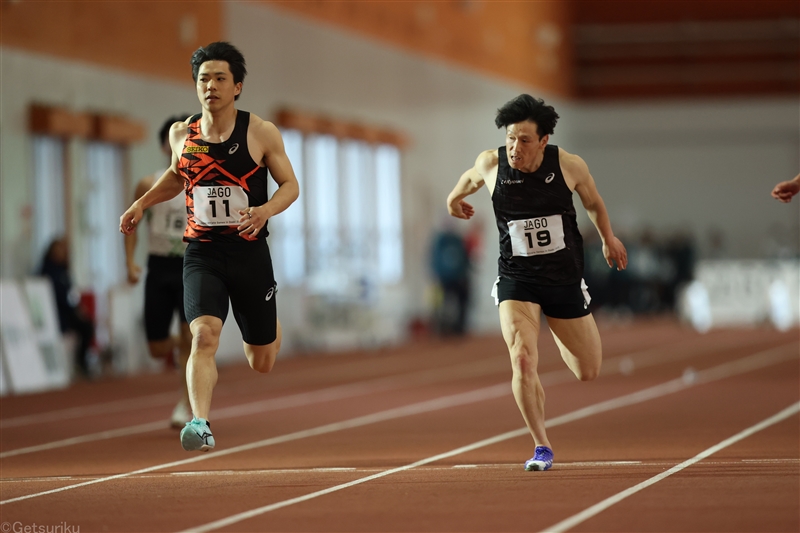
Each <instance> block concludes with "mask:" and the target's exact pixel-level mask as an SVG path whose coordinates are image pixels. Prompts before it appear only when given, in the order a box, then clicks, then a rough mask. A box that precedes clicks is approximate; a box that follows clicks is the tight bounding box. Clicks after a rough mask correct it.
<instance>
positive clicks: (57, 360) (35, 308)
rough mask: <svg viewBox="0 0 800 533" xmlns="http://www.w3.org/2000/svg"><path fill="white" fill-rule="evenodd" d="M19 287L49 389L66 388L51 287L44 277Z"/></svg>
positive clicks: (64, 357)
mask: <svg viewBox="0 0 800 533" xmlns="http://www.w3.org/2000/svg"><path fill="white" fill-rule="evenodd" d="M22 286H23V288H24V290H25V296H26V297H27V301H28V313H29V315H30V318H31V324H32V325H33V329H34V332H35V333H36V342H37V344H38V345H39V352H40V353H41V354H42V358H43V360H44V366H45V368H46V369H47V375H48V376H49V378H50V384H51V385H52V386H53V387H66V386H67V385H68V384H69V381H70V364H69V362H68V361H69V359H68V355H67V353H66V350H65V346H64V342H63V339H62V337H61V328H60V327H59V324H58V311H57V310H56V297H55V293H54V292H53V285H52V284H51V283H50V280H48V279H47V278H28V279H26V280H25V281H24V282H23V283H22Z"/></svg>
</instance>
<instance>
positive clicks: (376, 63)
mask: <svg viewBox="0 0 800 533" xmlns="http://www.w3.org/2000/svg"><path fill="white" fill-rule="evenodd" d="M220 5H221V12H220V14H219V20H220V21H222V25H221V27H220V29H219V33H220V34H219V36H217V35H214V33H215V32H214V31H211V32H210V33H209V32H205V33H203V32H201V33H200V34H199V36H208V38H209V39H216V38H223V39H227V40H230V41H231V42H233V43H234V44H236V45H237V46H239V47H240V48H241V50H242V51H243V52H244V54H245V57H246V58H247V60H248V67H249V70H250V75H249V76H248V78H247V81H246V83H245V87H244V92H243V95H242V97H241V98H240V100H239V107H240V108H242V109H246V110H249V111H252V112H254V113H256V114H259V115H261V116H263V117H266V118H269V117H270V115H271V114H272V113H273V112H274V111H275V110H276V109H277V108H278V107H280V106H285V105H293V106H298V107H301V108H303V109H306V110H309V111H315V112H320V113H326V114H330V115H333V116H336V117H337V118H342V119H347V120H349V119H352V120H357V121H364V122H368V123H371V124H375V125H386V126H389V127H392V128H395V129H398V130H402V131H404V132H406V133H407V134H408V135H409V137H410V139H411V144H410V146H409V147H408V148H407V149H406V150H405V152H404V154H403V159H402V164H403V197H402V205H403V219H404V222H403V223H404V246H405V265H404V266H405V269H404V272H405V277H404V280H403V282H402V284H401V285H400V286H398V287H393V288H392V289H391V291H390V292H388V293H387V295H386V302H385V303H384V305H383V307H382V308H381V310H382V312H386V313H390V314H392V315H393V316H394V317H395V318H397V319H398V320H405V319H408V318H411V317H413V316H416V315H420V314H424V313H425V312H426V311H427V308H428V300H427V299H426V298H427V297H426V287H427V286H428V284H429V274H428V268H427V264H428V257H427V253H428V245H429V242H430V238H431V236H432V233H433V232H434V231H435V229H437V228H438V227H440V226H441V224H442V223H443V220H444V219H445V218H446V210H445V206H444V200H445V198H446V195H447V193H448V192H449V190H450V189H451V188H452V186H453V184H454V183H455V181H456V180H457V178H458V177H459V175H460V174H461V173H462V172H463V171H464V170H466V169H467V168H468V167H469V166H471V164H472V163H473V161H474V159H475V157H476V156H477V154H478V153H479V152H480V151H481V150H484V149H487V148H492V147H496V146H498V145H500V144H501V143H502V142H503V134H502V132H500V131H498V130H496V129H495V128H494V125H493V116H494V112H495V110H496V108H497V107H498V106H500V105H502V103H504V102H505V101H507V100H508V99H510V98H512V97H513V96H516V95H517V94H519V93H520V92H531V93H533V94H536V95H539V96H543V97H544V98H545V99H547V100H548V101H549V102H550V103H553V104H554V105H555V106H556V108H557V109H558V111H559V113H560V114H561V117H562V118H561V122H560V124H559V126H558V128H557V133H556V134H555V135H554V136H553V137H552V140H551V142H553V143H555V144H559V145H561V146H563V147H564V148H566V149H567V150H569V151H572V152H575V153H578V154H580V155H582V156H583V157H584V159H585V160H586V161H587V162H588V164H589V167H590V169H591V170H592V173H593V174H594V176H595V178H596V180H597V182H598V186H599V188H600V191H601V193H602V194H603V196H604V198H605V200H606V203H607V205H608V207H609V210H610V212H611V216H612V222H613V223H614V225H615V227H616V228H617V230H618V231H619V232H620V233H621V234H622V235H629V236H633V235H635V234H637V232H639V231H640V230H641V229H643V228H645V227H647V226H650V227H652V228H653V230H655V231H664V232H667V231H672V230H673V229H687V230H689V231H691V232H694V233H696V234H697V235H698V236H699V238H700V239H701V240H700V242H699V244H700V245H701V249H700V251H701V253H702V252H703V251H704V250H703V248H702V246H704V241H703V239H704V236H705V235H706V234H707V232H708V231H709V229H711V228H718V229H719V230H720V231H721V232H722V234H723V235H724V236H725V241H726V242H727V243H728V248H729V249H728V253H729V254H731V255H733V256H738V257H764V256H766V255H768V254H769V253H771V250H772V248H770V247H769V246H767V244H766V243H767V241H768V240H769V239H772V238H773V235H774V231H773V229H774V228H775V227H781V228H783V229H782V230H781V231H784V232H785V233H786V234H787V235H788V236H787V237H785V238H786V239H787V240H789V241H791V242H792V243H793V245H794V246H795V249H796V246H797V240H798V237H797V226H798V224H797V222H798V207H797V206H798V202H793V204H791V205H790V206H784V205H779V204H778V203H777V202H776V201H774V200H772V199H771V198H769V190H770V189H771V187H772V186H773V185H774V183H775V182H777V181H779V180H783V179H789V178H791V177H792V176H794V175H795V174H796V173H797V172H798V169H800V161H799V160H798V159H799V156H798V144H799V143H798V130H799V129H800V128H798V118H799V113H798V100H797V98H789V99H786V98H784V99H769V100H763V99H762V100H758V99H749V100H725V101H712V100H702V101H700V100H689V101H680V102H676V101H670V102H662V103H647V104H639V103H617V104H592V105H587V104H580V103H576V102H574V101H569V100H566V99H564V98H563V97H560V98H559V97H554V96H553V94H555V93H549V92H547V91H544V90H542V89H540V88H539V87H536V86H533V85H529V84H523V83H519V84H517V83H514V82H511V81H508V78H501V77H496V76H495V75H493V74H484V75H481V74H478V73H477V72H476V70H474V69H471V68H467V67H465V66H463V65H458V64H454V63H447V62H445V61H444V60H442V59H438V58H436V57H431V56H423V55H420V54H417V53H413V52H411V51H408V50H407V49H401V48H400V47H399V46H398V47H396V46H395V45H392V44H384V43H381V42H378V41H376V40H372V39H370V38H369V37H361V36H356V35H354V34H350V33H347V32H346V31H344V30H342V29H339V28H337V27H335V26H332V25H330V24H328V23H326V22H322V21H315V20H313V19H308V18H305V17H301V16H298V15H296V14H292V13H290V12H287V11H285V10H281V9H278V8H276V7H273V6H270V5H268V4H266V3H245V2H226V3H224V4H220ZM4 6H5V4H4ZM4 9H6V8H5V7H4ZM173 26H174V25H173ZM201 27H205V26H203V25H201ZM4 28H5V26H4ZM173 29H174V28H173ZM199 36H198V35H196V36H195V37H196V38H199ZM23 45H24V43H23V44H20V43H14V42H11V43H9V41H8V40H7V39H5V38H4V40H3V46H2V48H0V69H2V96H0V98H2V102H1V103H2V106H0V124H2V132H0V150H2V154H3V155H2V158H1V159H0V173H1V175H0V193H1V194H2V198H0V203H1V206H2V214H1V215H0V217H1V219H2V230H0V245H1V246H2V259H0V276H2V277H4V278H6V277H19V276H21V275H24V274H25V273H27V272H30V271H31V269H32V268H33V264H32V258H31V252H30V250H29V249H28V248H29V247H28V243H29V242H30V239H29V234H30V225H31V224H33V223H35V221H32V220H30V219H29V218H26V214H25V213H26V212H27V211H26V206H30V205H31V204H32V202H35V201H36V194H38V193H39V192H37V191H33V190H32V186H31V179H32V176H31V175H32V171H31V150H30V138H29V135H28V133H27V107H28V105H29V104H30V103H31V102H33V101H41V102H47V103H52V104H57V105H64V106H67V107H69V108H72V109H75V110H98V109H99V110H102V111H106V112H118V113H123V114H126V115H128V116H130V117H131V118H133V119H136V120H139V121H141V122H142V123H144V124H145V125H146V128H147V130H148V132H149V133H150V137H149V138H148V139H147V141H146V142H143V143H141V144H138V145H134V146H132V148H131V152H130V159H129V162H130V176H131V177H132V178H138V177H140V176H143V175H145V174H147V173H150V172H152V171H153V170H154V169H155V168H157V167H160V166H162V165H163V161H162V157H163V156H162V155H161V154H160V152H159V151H158V148H157V146H156V141H155V138H154V135H155V130H156V129H157V128H158V126H159V125H160V123H161V121H162V120H163V119H164V117H166V116H167V115H171V114H174V113H176V112H184V111H188V112H193V111H196V110H197V109H198V108H199V106H198V103H197V99H196V96H195V93H194V87H193V83H192V81H191V77H190V72H189V68H188V58H189V55H190V53H191V50H190V49H188V48H186V46H182V48H181V50H182V53H183V55H185V63H182V64H181V65H178V63H179V62H178V61H177V60H176V63H175V66H174V68H171V69H170V73H172V72H177V74H176V75H172V74H170V75H169V76H167V75H166V74H165V72H164V71H163V70H153V72H152V74H149V73H146V72H143V69H142V67H141V66H139V65H133V64H129V62H128V61H127V60H122V61H120V62H119V63H117V64H116V65H112V64H111V63H113V58H112V59H108V57H107V56H103V58H100V59H98V58H94V57H83V58H82V59H75V58H74V57H72V58H68V57H63V55H62V56H60V57H59V54H56V53H55V52H54V51H53V50H49V49H31V47H30V46H27V45H24V46H23ZM189 48H191V47H189ZM147 53H149V54H153V53H156V52H153V51H150V52H147ZM170 64H172V63H171V62H170ZM159 68H161V67H159ZM145 70H146V69H145ZM81 142H82V141H77V140H76V141H72V142H71V144H70V146H69V153H70V154H71V157H70V165H71V167H72V175H73V190H74V191H75V192H77V195H76V203H77V204H78V205H76V207H78V208H79V207H80V205H79V202H80V192H81V177H80V176H81V171H82V162H81V153H82V150H81ZM576 202H577V199H576ZM474 204H475V207H476V210H477V211H478V214H479V215H480V216H481V217H482V224H483V231H484V236H485V238H484V242H485V245H484V259H483V261H482V263H481V264H480V265H479V268H478V278H479V281H478V285H477V286H476V294H475V302H476V303H475V313H474V319H475V327H476V329H478V330H496V329H497V315H496V310H495V308H494V305H493V302H492V301H491V299H490V298H489V297H488V292H489V289H490V286H491V283H492V281H493V279H494V276H495V271H496V266H495V264H496V255H495V254H496V249H497V245H496V230H495V228H494V221H493V215H492V211H491V202H490V200H489V198H488V195H487V194H485V193H479V194H478V195H477V196H476V197H475V201H474ZM579 211H580V209H579ZM110 223H113V224H116V221H110ZM583 224H584V227H585V225H586V219H585V217H583ZM73 235H74V236H75V240H76V241H77V242H76V243H75V244H74V249H75V250H76V251H77V252H78V253H77V254H76V257H75V278H76V282H77V283H78V284H82V283H86V282H87V279H86V276H87V274H86V272H87V270H86V269H85V268H83V266H82V263H81V262H82V261H83V258H82V257H81V255H80V250H81V247H80V246H81V245H80V240H81V227H80V224H79V223H76V226H75V227H74V228H73ZM781 238H784V237H781ZM295 296H298V295H294V294H292V292H291V291H285V292H283V293H282V295H281V298H280V299H279V302H280V305H281V307H282V308H281V310H280V312H281V316H282V317H283V318H282V320H283V321H284V328H285V329H286V328H288V329H292V328H295V329H297V330H298V331H302V327H303V323H302V314H301V313H299V312H297V310H296V309H293V302H298V301H299V300H298V299H296V298H294V297H295ZM234 337H235V336H234ZM231 342H232V344H231V349H236V350H240V348H236V347H235V344H236V343H235V342H233V341H231Z"/></svg>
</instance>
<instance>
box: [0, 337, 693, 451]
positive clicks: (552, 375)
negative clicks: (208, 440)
mask: <svg viewBox="0 0 800 533" xmlns="http://www.w3.org/2000/svg"><path fill="white" fill-rule="evenodd" d="M674 344H680V342H678V343H674ZM673 347H674V345H670V346H664V345H659V346H655V347H652V348H647V349H645V350H641V351H639V352H634V353H630V354H623V355H619V356H616V357H612V358H609V359H608V360H607V361H606V362H605V365H606V366H607V367H608V368H609V370H606V371H604V375H609V374H615V373H618V372H619V371H620V368H621V367H620V365H619V364H615V363H617V362H618V361H623V360H633V358H636V360H637V361H639V362H638V363H637V365H636V368H644V367H647V366H654V365H656V364H659V358H658V357H657V356H658V355H659V354H660V353H662V352H664V351H666V350H669V349H671V348H673ZM671 354H672V355H670V354H667V356H666V357H665V358H662V359H661V360H662V361H663V362H664V363H666V362H673V361H674V360H679V359H686V358H690V357H694V356H695V355H696V354H695V353H694V351H693V350H692V349H691V347H690V349H688V350H677V351H676V352H671ZM675 354H678V355H677V356H676V355H675ZM494 364H495V360H494V359H481V360H478V361H473V362H471V363H463V364H458V365H451V366H449V367H444V368H434V369H428V370H423V371H419V372H413V373H410V374H407V375H405V376H389V377H383V378H377V379H372V380H366V381H361V382H357V383H349V384H344V385H336V386H334V387H329V388H326V389H319V390H316V391H312V392H303V393H298V394H291V395H288V396H282V397H278V398H270V399H268V400H259V401H256V402H250V403H245V404H240V405H234V406H231V407H225V408H222V409H215V410H214V411H212V413H211V418H212V419H213V420H222V419H226V418H234V417H238V416H246V415H251V414H256V413H264V412H268V411H276V410H279V409H289V408H292V407H302V406H306V405H312V404H314V403H323V402H329V401H332V400H340V399H345V398H353V397H356V396H362V395H367V394H372V393H375V392H385V391H388V390H393V389H394V390H396V389H400V388H402V387H404V386H411V385H421V384H429V383H435V382H436V381H439V380H442V379H445V380H451V379H453V378H454V377H455V378H468V377H475V376H476V375H485V374H487V372H485V370H486V368H485V367H490V366H491V367H492V368H493V367H494ZM506 370H507V368H504V370H503V372H505V371H506ZM490 373H492V372H489V374H490ZM539 379H540V380H541V382H542V384H543V385H545V386H548V387H549V386H553V385H558V384H561V383H566V382H571V381H574V379H575V378H574V375H573V374H572V371H570V370H569V369H562V370H554V371H551V372H546V373H543V374H541V375H540V376H539ZM45 414H47V413H45ZM12 420H13V419H12ZM165 428H166V422H165V421H163V420H159V421H156V422H147V423H144V424H139V425H136V426H128V427H124V428H118V429H110V430H106V431H100V432H97V433H90V434H87V435H79V436H76V437H70V438H67V439H62V440H57V441H51V442H46V443H42V444H36V445H33V446H26V447H24V448H17V449H14V450H8V451H5V452H0V459H5V458H7V457H14V456H17V455H24V454H29V453H36V452H42V451H47V450H54V449H57V448H63V447H65V446H72V445H76V444H84V443H88V442H95V441H99V440H106V439H114V438H120V437H129V436H131V435H138V434H141V433H149V432H151V431H159V430H163V429H165Z"/></svg>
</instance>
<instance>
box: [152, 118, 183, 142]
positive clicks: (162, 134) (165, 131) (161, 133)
mask: <svg viewBox="0 0 800 533" xmlns="http://www.w3.org/2000/svg"><path fill="white" fill-rule="evenodd" d="M187 118H189V115H188V114H186V113H184V114H183V115H174V116H171V117H169V118H168V119H167V120H165V121H164V124H162V125H161V129H160V130H158V140H159V141H161V144H159V146H164V143H165V142H166V141H167V137H168V136H169V129H170V128H171V127H172V125H173V124H175V123H176V122H183V121H184V120H186V119H187Z"/></svg>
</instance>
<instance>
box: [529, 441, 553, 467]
mask: <svg viewBox="0 0 800 533" xmlns="http://www.w3.org/2000/svg"><path fill="white" fill-rule="evenodd" d="M551 466H553V450H551V449H550V448H548V447H547V446H537V447H536V451H535V452H533V457H531V458H530V459H528V460H527V461H525V470H527V471H528V472H530V471H531V470H537V471H542V470H549V469H550V467H551Z"/></svg>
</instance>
